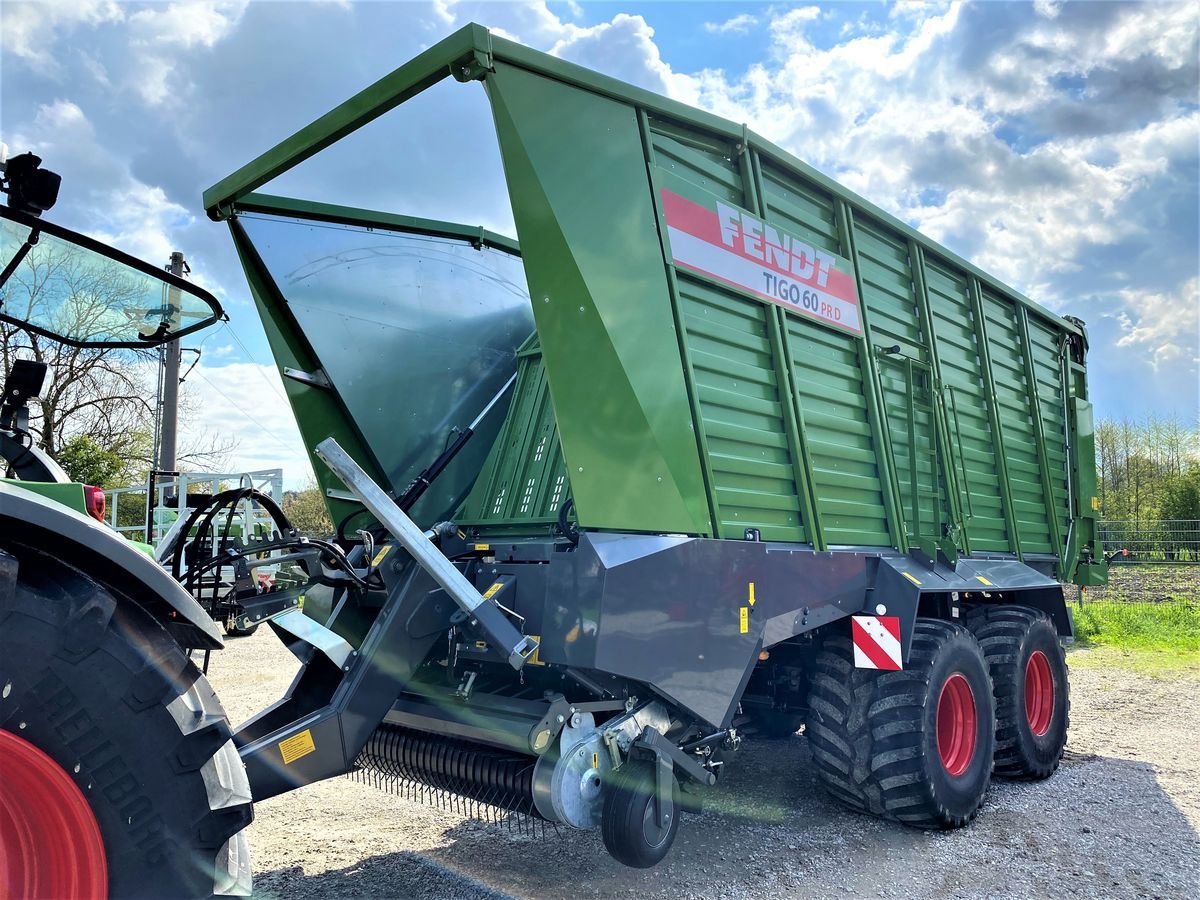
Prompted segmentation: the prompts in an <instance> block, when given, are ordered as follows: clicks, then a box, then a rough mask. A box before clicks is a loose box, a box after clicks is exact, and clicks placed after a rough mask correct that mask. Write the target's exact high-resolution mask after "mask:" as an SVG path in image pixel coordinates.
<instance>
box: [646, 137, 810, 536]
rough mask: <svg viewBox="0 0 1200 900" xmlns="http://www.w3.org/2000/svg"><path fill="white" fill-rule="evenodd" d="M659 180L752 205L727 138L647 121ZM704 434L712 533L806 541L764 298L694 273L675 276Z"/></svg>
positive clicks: (684, 192) (704, 196)
mask: <svg viewBox="0 0 1200 900" xmlns="http://www.w3.org/2000/svg"><path fill="white" fill-rule="evenodd" d="M651 141H652V147H653V154H654V164H655V167H656V169H655V174H656V176H657V179H658V180H657V183H658V184H659V185H660V186H661V187H664V188H667V189H669V190H671V191H673V192H674V193H676V194H679V195H680V196H682V197H686V198H688V199H690V200H695V201H697V202H702V203H708V202H711V201H710V200H709V198H711V197H716V198H718V199H720V200H723V201H726V202H729V203H735V204H737V205H739V206H743V207H745V206H749V205H750V204H749V203H748V201H747V198H746V196H745V187H744V185H745V179H744V174H745V173H744V172H743V167H742V158H740V157H737V156H736V155H734V153H733V148H732V146H731V145H729V144H728V143H727V142H724V141H720V140H714V139H713V138H712V137H711V136H710V137H705V136H702V135H700V134H697V133H695V132H692V131H690V130H688V129H685V128H682V127H680V126H676V125H673V124H671V123H667V122H661V121H654V122H652V123H651ZM675 284H676V290H677V296H676V297H675V302H676V303H677V304H678V309H679V313H680V321H681V322H682V324H683V329H684V332H685V341H686V349H687V356H688V360H689V362H690V365H691V377H692V380H693V390H694V391H695V394H696V398H697V402H698V404H699V410H700V428H701V431H702V436H701V440H702V442H703V445H704V447H705V448H706V449H707V453H708V464H709V470H710V472H711V479H712V482H711V487H712V491H713V497H712V500H713V504H712V505H713V508H714V509H715V510H716V512H717V518H718V523H717V534H718V535H719V536H720V537H725V538H736V539H741V538H742V537H744V535H745V533H746V529H747V528H757V529H758V530H759V532H760V534H761V535H762V537H763V539H764V540H771V541H798V542H799V541H807V540H809V535H808V532H807V529H806V523H805V522H804V521H803V514H802V512H801V509H802V503H801V498H800V489H799V487H798V486H797V481H796V463H797V459H798V453H799V450H798V448H797V447H795V446H794V445H793V441H792V436H791V435H790V433H789V429H788V427H787V412H788V408H787V404H789V403H790V402H791V401H790V398H789V397H788V394H787V386H786V382H785V383H784V384H783V386H781V385H780V381H779V373H780V372H781V371H786V369H785V368H784V366H783V364H782V361H781V360H779V359H777V358H776V355H775V350H774V348H773V346H772V342H771V335H770V324H769V322H770V316H771V315H772V313H771V311H770V309H769V308H768V306H767V305H765V304H763V303H762V302H760V301H758V300H755V299H752V298H748V297H746V296H744V295H742V294H741V293H740V292H738V291H734V290H730V289H728V288H727V287H725V286H724V285H722V284H720V283H718V282H716V281H715V280H710V279H708V278H705V277H703V276H698V275H695V274H693V273H690V272H686V271H682V270H677V271H676V276H675Z"/></svg>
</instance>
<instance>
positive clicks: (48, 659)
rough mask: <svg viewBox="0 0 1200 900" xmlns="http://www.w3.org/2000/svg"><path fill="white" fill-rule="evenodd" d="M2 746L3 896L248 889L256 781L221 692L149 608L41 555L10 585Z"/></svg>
mask: <svg viewBox="0 0 1200 900" xmlns="http://www.w3.org/2000/svg"><path fill="white" fill-rule="evenodd" d="M0 752H2V753H3V756H4V776H3V777H0V832H2V834H0V838H2V840H3V853H0V859H3V860H4V867H3V868H4V871H5V875H6V878H7V880H9V883H8V884H4V885H0V892H3V889H4V888H7V889H8V892H10V893H12V894H13V895H14V896H18V897H20V896H109V895H111V896H120V897H211V896H213V895H225V896H228V895H245V894H248V893H249V889H250V860H249V851H248V849H247V845H246V841H245V836H244V829H245V827H246V826H247V825H248V824H249V823H250V820H251V818H252V817H253V814H252V811H251V800H250V785H249V782H248V781H247V779H246V771H245V768H244V767H243V766H242V763H241V760H240V758H239V757H238V752H237V749H236V748H235V747H234V745H233V741H232V740H231V730H230V727H229V721H228V719H227V718H226V717H225V712H224V710H223V709H222V708H221V705H220V703H219V702H218V701H217V697H216V695H215V694H214V693H213V690H212V688H211V687H210V686H209V684H208V682H207V680H206V679H205V678H204V676H203V675H201V674H200V672H199V671H198V670H197V669H196V667H195V666H194V665H192V663H191V662H189V660H188V658H187V656H186V654H185V653H184V651H183V650H182V648H180V646H179V645H178V644H177V643H176V642H175V641H174V640H173V639H172V638H171V636H170V635H169V634H168V633H167V632H166V631H165V630H164V629H163V628H162V626H160V625H159V624H158V623H157V622H155V621H154V620H153V619H152V618H151V617H150V616H149V615H148V614H147V613H146V612H144V611H143V610H142V609H141V608H140V607H138V606H135V605H134V604H132V603H130V602H127V601H125V602H118V601H117V600H116V598H114V596H113V595H112V594H111V593H109V592H108V591H107V590H105V589H104V588H103V587H101V586H99V585H98V584H96V583H95V582H93V581H92V580H90V579H88V578H86V577H84V576H83V575H81V574H80V573H78V572H77V571H75V570H72V569H67V568H65V567H64V566H62V565H61V564H60V563H58V562H57V561H55V560H53V559H51V558H49V557H45V556H39V555H32V556H27V557H26V558H25V559H24V560H23V562H22V565H21V567H20V569H19V572H18V575H17V581H16V582H15V584H14V583H12V582H10V583H9V584H0ZM17 879H19V881H18V880H17Z"/></svg>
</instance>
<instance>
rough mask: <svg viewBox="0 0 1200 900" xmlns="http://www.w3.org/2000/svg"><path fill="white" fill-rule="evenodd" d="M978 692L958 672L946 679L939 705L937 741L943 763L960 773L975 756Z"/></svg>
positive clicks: (954, 771) (952, 772)
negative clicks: (972, 690)
mask: <svg viewBox="0 0 1200 900" xmlns="http://www.w3.org/2000/svg"><path fill="white" fill-rule="evenodd" d="M975 730H976V719H975V695H974V694H972V693H971V685H970V683H969V682H968V681H967V679H966V678H964V677H963V676H962V675H960V674H959V673H958V672H955V673H954V674H953V675H951V676H950V677H949V678H947V679H946V683H945V684H943V685H942V692H941V694H939V695H938V705H937V745H938V755H939V756H940V757H941V758H942V765H943V766H944V767H945V769H946V771H947V772H949V773H950V774H951V775H961V774H962V773H963V772H965V771H966V770H967V766H969V765H970V764H971V759H972V758H973V757H974V756H975Z"/></svg>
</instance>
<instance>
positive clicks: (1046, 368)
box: [1029, 316, 1096, 553]
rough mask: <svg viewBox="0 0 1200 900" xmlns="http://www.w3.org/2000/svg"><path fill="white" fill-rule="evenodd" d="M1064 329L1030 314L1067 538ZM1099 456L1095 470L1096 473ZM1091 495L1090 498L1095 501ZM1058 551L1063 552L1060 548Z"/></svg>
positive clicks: (1061, 529)
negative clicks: (1046, 323) (1049, 326)
mask: <svg viewBox="0 0 1200 900" xmlns="http://www.w3.org/2000/svg"><path fill="white" fill-rule="evenodd" d="M1061 337H1062V335H1061V333H1059V332H1056V331H1055V330H1053V329H1051V328H1048V327H1046V325H1044V324H1043V323H1042V322H1041V321H1040V320H1039V319H1038V318H1037V317H1035V316H1030V317H1029V342H1030V344H1031V345H1032V346H1031V347H1030V356H1031V357H1032V359H1033V369H1034V376H1035V378H1036V381H1037V395H1038V402H1039V404H1040V406H1041V413H1042V435H1043V441H1044V446H1045V448H1046V460H1047V463H1048V468H1049V470H1050V481H1051V486H1052V490H1053V495H1054V510H1055V513H1056V516H1057V519H1058V534H1059V537H1060V538H1061V539H1064V540H1065V536H1066V534H1067V531H1068V530H1069V528H1070V524H1071V506H1070V502H1069V499H1068V497H1069V492H1068V487H1067V484H1068V478H1069V477H1070V476H1069V474H1068V470H1069V468H1070V460H1068V459H1067V440H1066V438H1067V386H1066V385H1065V384H1064V383H1063V378H1062V351H1061V350H1060V343H1061ZM1095 470H1096V466H1095V460H1094V459H1093V461H1092V467H1091V471H1092V472H1093V473H1095ZM1090 498H1091V495H1090V494H1089V495H1088V502H1089V503H1090V502H1091V499H1090ZM1057 552H1060V553H1061V552H1062V548H1061V547H1060V548H1058V551H1057Z"/></svg>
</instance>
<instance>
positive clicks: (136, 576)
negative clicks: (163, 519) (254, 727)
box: [0, 483, 224, 650]
mask: <svg viewBox="0 0 1200 900" xmlns="http://www.w3.org/2000/svg"><path fill="white" fill-rule="evenodd" d="M10 542H11V544H19V545H22V546H24V547H28V548H31V549H33V550H37V551H40V552H43V553H48V554H50V555H52V556H54V557H56V558H57V559H60V560H62V561H63V562H64V563H67V564H68V565H71V566H74V567H75V568H77V569H80V570H81V571H83V572H85V573H86V574H87V575H88V576H90V577H92V578H94V579H96V580H97V581H99V582H100V583H102V584H103V585H104V586H105V587H106V588H108V589H109V590H111V591H112V592H114V593H115V594H116V595H118V596H126V597H129V598H132V599H133V600H135V601H136V602H137V603H138V604H139V605H140V606H142V607H143V608H144V609H145V610H146V611H147V612H148V613H150V614H151V615H152V616H154V618H155V619H156V620H157V621H158V622H160V623H161V624H162V625H163V627H165V628H166V629H167V631H169V632H170V633H171V634H172V636H174V637H175V638H176V640H178V641H179V642H180V643H181V644H182V645H183V646H185V647H193V648H198V649H211V650H219V649H221V648H222V647H223V646H224V643H223V642H222V640H221V634H220V632H219V631H218V630H217V626H216V623H214V622H213V620H212V619H211V618H210V617H209V615H208V613H206V612H205V611H204V608H203V607H201V606H200V604H199V603H197V602H196V601H195V600H194V599H193V598H192V597H191V596H190V595H189V594H188V593H187V592H186V591H184V589H183V588H182V587H180V585H179V583H178V582H177V581H175V579H173V578H172V577H171V576H170V575H169V574H167V572H166V570H164V569H163V568H162V567H161V566H159V565H158V564H157V563H156V562H155V561H154V560H152V559H150V558H149V557H148V556H147V555H146V554H145V553H143V552H141V551H140V550H138V548H137V547H135V546H134V545H133V544H131V543H129V542H128V541H126V540H125V539H124V538H122V537H121V536H120V535H118V534H117V533H116V532H114V531H112V530H111V529H109V528H107V527H105V526H104V525H103V524H101V523H100V522H97V521H96V520H95V519H92V518H90V517H88V516H85V515H83V514H82V513H78V512H75V511H74V510H71V509H67V508H66V507H64V506H62V505H61V504H59V503H55V502H54V501H53V500H49V499H47V498H45V497H41V496H39V495H37V494H35V493H33V492H31V491H27V490H25V489H24V488H20V487H17V486H16V485H14V484H8V483H0V545H3V546H4V547H5V549H7V550H9V551H10V552H13V553H15V554H16V555H17V556H18V557H21V556H22V552H21V547H19V546H11V545H10Z"/></svg>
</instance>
